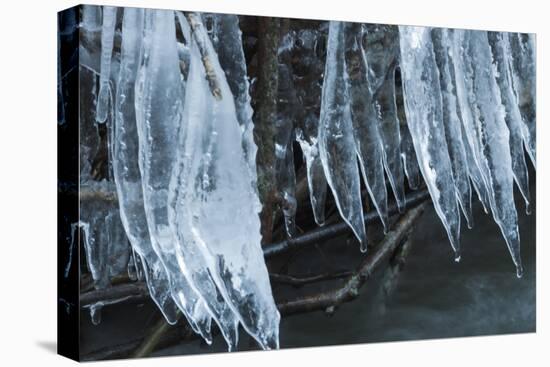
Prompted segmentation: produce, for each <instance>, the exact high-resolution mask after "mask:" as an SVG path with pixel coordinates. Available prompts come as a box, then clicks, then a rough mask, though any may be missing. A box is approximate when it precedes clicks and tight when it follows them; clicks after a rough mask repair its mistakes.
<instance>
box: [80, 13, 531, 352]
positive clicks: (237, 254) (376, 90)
mask: <svg viewBox="0 0 550 367" xmlns="http://www.w3.org/2000/svg"><path fill="white" fill-rule="evenodd" d="M202 17H203V18H205V17H208V20H209V21H211V22H212V24H213V26H212V30H211V31H209V32H207V31H206V30H205V29H204V26H203V25H202V21H201V17H200V16H198V15H194V16H193V18H192V19H194V23H193V28H192V30H191V26H190V24H189V23H188V19H187V18H186V17H185V16H183V14H182V13H180V12H174V11H164V10H144V9H134V8H124V9H123V10H122V9H121V10H119V11H118V14H117V9H116V8H112V7H103V8H100V7H93V6H85V7H84V12H83V17H82V20H83V22H82V24H81V28H82V32H83V33H82V34H83V36H86V34H88V33H94V32H101V47H100V50H96V51H97V54H94V50H89V49H86V48H81V51H80V63H81V70H82V72H81V77H80V78H81V84H82V85H84V84H86V83H89V85H92V86H93V88H90V90H82V93H83V96H82V98H84V99H86V98H87V97H86V96H88V94H89V96H88V97H89V99H92V100H94V101H97V105H94V106H92V107H93V114H94V117H95V120H96V123H97V124H106V123H107V124H108V125H109V129H108V131H109V134H110V136H109V141H110V144H109V155H110V159H109V161H110V162H112V167H111V171H112V174H113V178H114V183H115V187H114V188H113V187H111V186H110V183H109V182H108V181H102V182H97V181H93V180H91V179H90V178H89V177H88V176H87V174H86V172H88V171H89V167H84V168H83V169H82V171H81V173H83V174H81V182H85V183H86V185H87V186H89V187H93V189H94V190H95V191H98V192H103V191H105V192H109V191H111V190H115V189H116V192H117V196H118V206H117V205H116V204H115V203H114V202H101V201H83V204H82V208H81V220H80V222H79V223H77V224H75V226H79V227H80V228H81V229H82V230H83V231H84V233H85V238H84V246H85V249H86V255H87V262H88V267H89V268H90V271H91V274H92V277H93V280H94V283H95V286H96V288H101V287H107V286H108V285H109V278H110V277H111V276H113V275H116V274H119V273H120V272H122V270H123V269H124V267H125V266H126V264H128V261H129V259H130V263H131V264H133V266H134V268H135V270H134V271H133V272H136V273H137V275H136V276H137V277H141V278H144V279H145V281H146V282H147V285H148V288H149V293H150V295H151V297H152V299H153V300H154V301H155V303H156V304H157V306H158V307H159V309H160V310H161V311H162V313H163V314H164V316H165V318H166V320H167V321H168V322H169V323H172V324H173V323H175V322H176V319H177V318H178V313H181V314H182V315H183V316H184V317H185V318H186V319H187V321H188V322H189V324H190V325H191V327H192V328H193V329H194V330H195V332H197V333H198V334H200V335H201V336H202V337H203V338H204V339H205V340H206V341H207V342H208V343H210V342H211V340H212V336H211V327H210V326H211V320H214V322H215V323H216V324H217V325H218V327H219V329H220V331H221V333H222V335H223V336H224V338H225V340H226V341H227V344H228V349H229V350H234V349H235V348H236V346H237V343H238V328H239V325H242V326H243V328H244V329H245V330H246V332H248V333H249V334H250V335H251V336H253V337H254V338H255V339H256V340H257V341H258V343H259V344H260V345H261V346H262V347H263V348H265V349H270V348H278V345H279V340H278V328H279V320H280V316H279V313H278V311H277V309H276V306H275V303H274V300H273V295H272V292H271V287H270V283H269V278H268V273H267V269H266V265H265V262H264V258H263V254H262V249H261V246H260V240H261V238H260V221H259V217H258V213H259V212H260V210H261V204H260V202H259V199H258V193H257V187H256V166H255V157H256V150H257V148H256V145H255V143H254V140H253V137H252V129H253V122H252V108H251V105H250V96H249V82H248V77H247V70H246V62H245V58H244V52H243V48H242V44H243V42H242V39H241V32H240V29H239V21H238V17H237V16H234V15H208V16H206V15H203V16H202ZM117 19H118V20H120V19H122V28H121V30H120V31H119V30H118V29H116V28H117V27H116V24H117ZM179 29H181V32H182V37H177V36H176V33H177V30H179ZM327 33H328V37H327ZM116 37H119V38H120V40H121V42H120V54H119V55H118V54H117V56H116V57H114V53H113V47H114V40H115V38H116ZM182 39H183V41H182ZM325 45H326V47H325ZM201 52H206V54H207V55H208V62H207V63H205V62H204V60H203V55H202V54H201ZM534 52H535V50H534V40H533V38H532V36H530V35H525V34H515V33H514V34H512V33H510V34H506V33H493V32H481V31H463V30H447V29H430V28H423V27H422V28H419V27H397V26H382V25H367V24H359V23H342V22H330V23H322V24H321V26H320V27H319V29H304V30H300V31H290V32H289V33H288V34H287V35H286V36H285V37H284V38H283V40H282V41H281V45H280V47H279V53H278V57H279V75H278V77H279V83H278V85H279V90H278V107H277V118H276V121H274V122H273V123H274V126H275V128H276V132H277V133H276V136H275V157H276V164H275V170H276V179H277V187H278V189H279V191H280V194H281V195H280V196H281V198H282V199H283V205H282V207H283V212H284V217H285V226H286V230H287V234H288V235H289V236H292V235H294V233H295V220H294V217H295V214H296V210H297V207H296V206H297V203H296V199H295V191H296V177H295V172H294V162H293V159H294V153H293V151H292V149H293V141H294V140H295V141H297V142H298V143H299V145H300V147H301V149H302V152H303V154H304V159H305V163H306V167H307V179H308V186H309V192H310V199H311V205H312V208H313V213H314V216H315V221H316V222H317V223H318V224H319V225H323V223H324V221H325V218H324V217H325V215H324V207H325V200H326V195H327V188H330V190H331V191H332V193H333V196H334V197H335V201H336V205H337V207H338V210H339V212H340V215H341V216H342V218H343V219H344V220H345V221H346V222H347V223H348V224H349V226H350V227H351V229H352V230H353V232H354V234H355V235H356V237H357V239H358V240H359V243H360V248H361V250H362V251H363V252H364V251H366V250H367V235H366V230H365V225H364V218H363V204H362V200H361V177H362V179H363V182H364V184H365V186H366V188H367V191H368V194H369V196H370V199H371V200H372V203H373V204H374V207H375V208H376V210H377V212H378V214H379V216H380V219H381V222H382V223H383V225H384V227H385V228H386V229H387V228H388V226H389V218H388V192H387V185H386V177H387V180H388V183H389V187H391V190H392V191H393V194H394V196H395V199H396V202H397V205H398V207H399V208H400V209H404V208H405V187H404V185H405V176H406V177H407V181H408V185H409V187H410V188H411V189H417V188H419V187H420V186H421V184H422V182H421V181H422V179H421V177H423V178H424V181H425V183H426V186H427V187H428V189H429V192H430V194H431V196H432V201H433V204H434V206H435V209H436V211H437V214H438V215H439V217H440V218H441V221H442V222H443V225H444V226H445V229H446V230H447V233H448V235H449V239H450V242H451V245H452V247H453V249H454V251H455V253H456V259H457V260H458V259H459V258H460V245H459V233H460V222H461V218H460V215H461V214H460V212H462V213H463V214H464V216H465V218H466V223H467V225H468V226H469V227H471V226H472V225H473V219H472V209H471V206H472V202H471V201H472V199H471V196H472V189H471V187H473V188H474V190H475V192H476V193H477V195H478V197H479V199H480V201H481V203H482V204H483V206H484V208H485V209H486V211H487V212H488V211H489V210H491V211H492V213H493V216H494V218H495V221H496V222H497V223H498V225H499V226H500V228H501V230H502V233H503V235H504V238H505V240H506V243H507V245H508V248H509V250H510V253H511V254H512V259H513V261H514V263H515V264H516V267H517V274H518V276H521V272H522V268H521V261H520V255H519V233H518V224H517V213H516V209H515V205H514V197H513V181H515V182H516V184H517V186H518V187H519V189H520V191H521V193H522V195H523V197H524V198H525V201H526V204H527V208H528V207H529V190H528V187H529V183H528V176H527V164H526V161H525V157H524V147H525V149H526V151H527V152H528V155H529V157H530V158H531V160H532V162H533V165H534V164H535V84H534V76H535V61H534V60H535V58H534ZM205 64H208V65H210V67H211V68H213V72H214V74H215V76H216V78H217V83H218V85H217V86H216V88H218V90H217V93H219V95H218V96H216V95H215V94H216V93H212V90H211V87H212V86H211V85H209V81H208V75H207V74H208V72H207V70H205ZM91 70H97V72H96V73H97V74H98V78H96V75H95V74H94V72H93V71H91ZM210 72H212V70H210ZM88 79H89V80H88ZM95 79H98V80H99V82H96V81H95ZM320 80H322V83H320ZM86 85H87V84H86ZM96 86H97V88H96ZM81 107H82V108H81V114H82V113H87V112H88V111H87V109H90V107H89V106H86V105H84V106H81ZM87 128H89V127H86V126H82V129H84V130H85V129H87ZM90 136H91V137H93V136H94V135H93V134H86V133H83V134H81V137H82V139H84V140H83V141H81V145H82V151H83V152H84V154H87V156H88V157H89V156H90V155H91V154H92V152H89V151H88V150H89V148H87V147H91V146H93V145H94V142H87V141H86V139H89V137H90ZM81 154H82V152H81ZM357 159H358V161H359V165H358V164H357ZM81 161H82V162H84V163H85V164H88V165H89V162H88V161H89V159H88V160H83V159H82V158H81ZM86 162H88V163H86ZM85 164H84V166H85ZM124 233H125V234H126V236H125V235H124ZM126 237H127V239H128V240H129V242H130V244H131V250H132V252H133V256H131V255H132V253H130V251H129V249H128V247H127V245H125V244H124V242H125V241H126ZM101 306H102V304H96V305H93V306H91V311H92V314H94V312H96V311H97V310H98V309H100V307H101ZM96 313H97V312H96Z"/></svg>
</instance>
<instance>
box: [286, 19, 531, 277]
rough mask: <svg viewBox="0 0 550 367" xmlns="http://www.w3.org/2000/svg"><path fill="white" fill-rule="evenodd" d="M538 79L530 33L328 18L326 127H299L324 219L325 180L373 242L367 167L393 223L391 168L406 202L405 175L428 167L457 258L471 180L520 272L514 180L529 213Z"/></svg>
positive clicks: (400, 199) (363, 241)
mask: <svg viewBox="0 0 550 367" xmlns="http://www.w3.org/2000/svg"><path fill="white" fill-rule="evenodd" d="M396 75H399V77H400V79H401V82H400V83H399V80H397V83H396ZM534 78H535V48H534V40H533V37H532V35H527V34H517V33H509V34H508V33H498V32H484V31H466V30H450V29H436V28H433V29H432V28H428V27H409V26H400V27H397V26H381V25H364V24H358V23H343V22H330V26H329V31H328V43H327V54H326V64H325V71H324V82H323V85H322V97H321V108H320V119H319V122H318V126H317V129H316V130H317V131H315V132H314V133H313V136H310V137H309V144H307V143H305V142H304V141H303V133H302V132H301V131H298V133H297V134H296V135H297V137H298V141H299V142H300V144H301V145H302V147H304V146H306V149H303V151H304V154H305V157H306V162H307V167H308V170H309V172H308V174H309V175H308V177H309V184H310V193H311V202H312V206H313V208H314V213H315V218H316V220H317V223H319V224H322V221H323V217H324V215H323V212H322V210H323V207H324V205H323V204H321V205H319V203H323V202H324V196H325V194H326V188H325V189H323V187H326V183H328V186H329V187H330V189H331V191H332V193H333V195H334V197H335V200H336V204H337V207H338V210H339V212H340V215H341V216H342V218H343V219H344V220H345V221H346V222H347V223H348V225H349V226H350V227H351V229H352V230H353V232H354V234H355V236H356V237H357V239H358V240H359V243H360V246H361V250H362V251H366V250H367V238H366V237H367V236H366V231H365V225H364V218H363V205H362V201H361V192H360V190H361V186H360V172H361V174H362V177H363V180H364V182H365V184H366V187H367V190H368V193H369V196H370V198H371V200H372V203H374V206H375V207H376V210H377V211H378V214H379V216H380V219H381V221H382V223H383V225H384V227H385V228H387V226H388V204H387V202H388V198H387V196H388V194H387V191H386V184H385V177H384V172H385V174H386V175H387V178H388V180H389V184H390V185H389V186H390V187H391V189H392V191H393V193H394V196H395V199H396V202H397V205H398V207H399V208H400V209H403V207H404V205H405V195H404V191H405V190H404V175H403V172H404V173H405V174H406V176H407V179H408V182H409V186H410V187H411V188H412V189H416V188H417V187H418V186H419V184H420V182H419V175H420V174H421V175H422V176H423V178H424V181H425V183H426V185H427V188H428V190H429V192H430V195H431V197H432V201H433V204H434V207H435V209H436V212H437V214H438V215H439V217H440V219H441V221H442V223H443V225H444V227H445V229H446V231H447V234H448V237H449V240H450V242H451V245H452V248H453V250H454V252H455V260H456V261H459V260H460V241H459V237H460V222H461V218H460V211H462V213H463V214H464V217H465V218H466V223H467V225H468V227H469V228H471V227H472V225H473V218H472V198H471V197H472V189H471V187H473V188H474V190H475V191H476V193H477V195H478V197H479V200H480V201H481V203H482V204H483V206H484V208H485V211H486V212H488V210H489V209H490V210H491V211H492V214H493V217H494V220H495V222H496V223H497V224H498V225H499V227H500V229H501V231H502V234H503V236H504V239H505V241H506V244H507V246H508V249H509V251H510V253H511V255H512V259H513V262H514V264H515V265H516V269H517V275H518V277H521V275H522V265H521V259H520V240H519V231H518V219H517V212H516V208H515V204H514V194H513V181H515V182H516V184H517V186H518V188H519V190H520V192H521V194H522V195H523V197H524V199H525V202H526V207H527V212H529V201H530V196H529V182H528V181H529V180H528V170H527V164H526V159H525V154H524V148H525V150H526V151H527V153H528V155H529V157H530V158H531V160H532V163H533V165H535V79H534ZM400 84H401V85H400ZM356 158H358V159H359V167H360V169H359V168H358V165H357V161H356ZM319 166H322V168H323V169H322V171H320V170H319V169H318V167H319ZM325 182H326V183H325ZM286 222H287V223H292V222H293V220H292V219H288V220H287V221H286Z"/></svg>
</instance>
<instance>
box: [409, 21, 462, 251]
mask: <svg viewBox="0 0 550 367" xmlns="http://www.w3.org/2000/svg"><path fill="white" fill-rule="evenodd" d="M399 33H400V41H401V73H402V74H401V75H402V79H403V93H404V101H405V112H406V114H407V123H408V125H409V130H410V132H411V136H412V138H413V143H414V147H415V151H416V156H417V159H418V163H419V165H420V171H421V172H422V175H423V176H424V180H425V181H426V185H427V186H428V190H429V191H430V195H431V197H432V201H433V204H434V207H435V210H436V212H437V214H438V215H439V218H440V219H441V221H442V223H443V226H444V227H445V229H446V231H447V235H448V236H449V240H450V242H451V246H452V247H453V249H454V251H455V260H456V261H459V260H460V243H459V236H460V213H459V212H458V207H457V200H456V193H455V189H454V180H453V173H452V166H451V159H450V158H449V153H448V148H447V142H446V140H445V130H444V125H443V110H442V100H441V89H440V86H439V75H438V72H437V65H436V62H435V55H434V51H433V46H432V41H431V38H430V30H429V28H424V27H409V26H400V27H399Z"/></svg>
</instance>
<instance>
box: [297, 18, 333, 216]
mask: <svg viewBox="0 0 550 367" xmlns="http://www.w3.org/2000/svg"><path fill="white" fill-rule="evenodd" d="M325 28H326V27H324V28H323V27H320V28H319V29H313V30H312V29H305V30H299V31H298V32H297V34H296V39H298V40H300V42H295V43H294V46H293V49H292V56H293V59H294V60H296V63H295V64H293V80H292V82H293V84H294V88H295V91H296V99H297V101H298V103H299V105H300V106H301V108H298V109H297V110H296V116H295V118H296V121H295V123H296V126H295V128H296V130H295V134H296V141H297V142H298V143H299V144H300V148H301V150H302V153H303V155H304V159H305V163H306V168H307V182H308V189H309V193H310V195H309V196H310V201H311V207H312V209H313V216H314V219H315V222H316V223H317V224H318V225H323V224H324V223H325V201H326V195H327V180H326V178H325V173H324V171H323V165H322V162H321V156H320V155H319V143H318V132H319V105H320V103H321V85H320V83H319V75H322V74H323V72H324V69H325V56H326V55H325V53H324V52H323V49H324V45H325V44H326V29H325Z"/></svg>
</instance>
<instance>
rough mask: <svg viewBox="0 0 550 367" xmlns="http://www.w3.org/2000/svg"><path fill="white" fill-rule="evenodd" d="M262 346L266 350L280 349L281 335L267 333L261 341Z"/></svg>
mask: <svg viewBox="0 0 550 367" xmlns="http://www.w3.org/2000/svg"><path fill="white" fill-rule="evenodd" d="M260 344H261V347H262V349H264V350H274V349H279V335H278V333H272V334H271V335H265V336H264V337H263V338H262V341H261V343H260Z"/></svg>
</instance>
